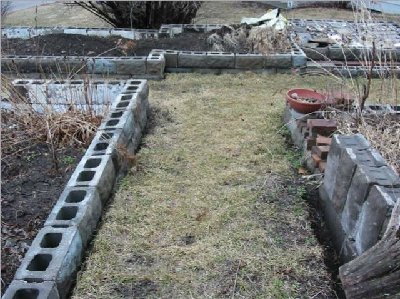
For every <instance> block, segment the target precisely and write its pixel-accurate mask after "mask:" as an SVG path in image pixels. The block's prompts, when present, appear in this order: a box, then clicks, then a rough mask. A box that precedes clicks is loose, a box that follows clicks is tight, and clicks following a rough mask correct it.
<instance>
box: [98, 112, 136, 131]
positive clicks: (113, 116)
mask: <svg viewBox="0 0 400 299" xmlns="http://www.w3.org/2000/svg"><path fill="white" fill-rule="evenodd" d="M133 112H134V111H133V110H129V109H124V110H111V111H110V112H109V113H108V114H107V115H106V116H105V117H104V118H103V121H102V122H101V124H100V126H99V130H115V129H121V130H122V132H123V133H124V135H125V136H127V137H128V138H130V137H131V136H132V135H133V133H134V131H135V122H136V120H135V117H134V116H133Z"/></svg>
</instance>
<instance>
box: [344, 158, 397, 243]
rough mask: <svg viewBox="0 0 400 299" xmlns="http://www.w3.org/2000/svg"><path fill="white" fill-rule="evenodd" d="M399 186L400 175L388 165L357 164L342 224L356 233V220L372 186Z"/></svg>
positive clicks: (346, 229) (349, 231)
mask: <svg viewBox="0 0 400 299" xmlns="http://www.w3.org/2000/svg"><path fill="white" fill-rule="evenodd" d="M374 185H378V186H385V187H399V186H400V179H399V177H398V175H397V174H396V173H395V172H394V171H393V169H391V168H390V167H388V166H380V167H376V166H369V165H363V164H360V165H357V169H356V170H355V172H354V175H353V177H352V179H351V184H350V186H349V190H348V192H347V196H346V201H345V204H344V207H343V211H342V220H341V223H342V226H343V229H344V230H345V231H346V232H347V233H348V234H349V235H352V236H353V235H354V230H355V226H356V222H357V220H358V217H359V215H360V212H361V208H362V205H363V204H364V202H365V200H366V198H367V195H368V193H369V191H370V189H371V187H372V186H374Z"/></svg>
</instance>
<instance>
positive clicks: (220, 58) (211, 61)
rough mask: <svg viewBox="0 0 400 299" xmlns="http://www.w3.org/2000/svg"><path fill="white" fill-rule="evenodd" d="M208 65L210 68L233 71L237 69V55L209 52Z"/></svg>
mask: <svg viewBox="0 0 400 299" xmlns="http://www.w3.org/2000/svg"><path fill="white" fill-rule="evenodd" d="M207 65H208V67H209V68H216V69H219V68H222V69H233V68H235V54H233V53H225V52H207Z"/></svg>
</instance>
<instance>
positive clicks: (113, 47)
mask: <svg viewBox="0 0 400 299" xmlns="http://www.w3.org/2000/svg"><path fill="white" fill-rule="evenodd" d="M209 35H210V33H190V32H188V33H183V34H180V35H178V36H175V37H173V38H159V39H142V40H129V39H125V38H121V37H118V36H111V37H107V38H105V37H95V36H85V35H79V34H49V35H43V36H37V37H34V38H31V39H19V38H15V39H5V38H2V40H1V44H2V54H7V55H32V56H39V55H45V56H60V55H61V56H64V55H65V56H74V55H75V56H98V55H99V56H133V55H137V56H147V55H148V53H149V52H150V51H151V50H152V49H165V50H186V51H208V50H209V49H210V48H209V46H208V44H207V41H206V40H207V37H208V36H209Z"/></svg>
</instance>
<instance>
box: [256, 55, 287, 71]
mask: <svg viewBox="0 0 400 299" xmlns="http://www.w3.org/2000/svg"><path fill="white" fill-rule="evenodd" d="M263 57H264V68H283V69H284V68H291V67H292V55H291V54H268V55H264V56H263Z"/></svg>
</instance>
